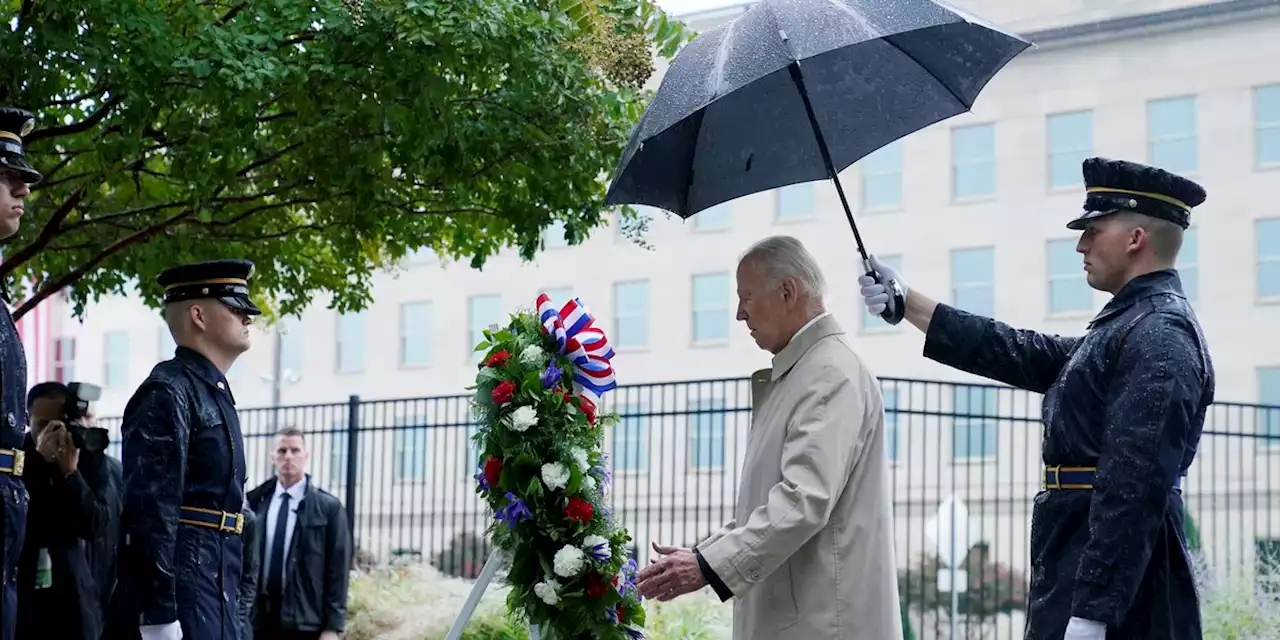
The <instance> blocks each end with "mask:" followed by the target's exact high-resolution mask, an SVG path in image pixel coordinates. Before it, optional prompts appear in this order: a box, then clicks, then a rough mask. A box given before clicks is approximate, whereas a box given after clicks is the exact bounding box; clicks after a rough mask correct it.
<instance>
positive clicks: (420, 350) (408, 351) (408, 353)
mask: <svg viewBox="0 0 1280 640" xmlns="http://www.w3.org/2000/svg"><path fill="white" fill-rule="evenodd" d="M431 333H432V331H431V303H430V302H428V301H426V300H419V301H417V302H405V303H403V304H401V305H400V364H401V366H406V367H415V366H417V367H420V366H423V365H426V364H428V363H430V362H431Z"/></svg>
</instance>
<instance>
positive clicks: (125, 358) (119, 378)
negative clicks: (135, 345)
mask: <svg viewBox="0 0 1280 640" xmlns="http://www.w3.org/2000/svg"><path fill="white" fill-rule="evenodd" d="M103 338H104V339H103V343H104V354H103V359H102V361H103V363H104V365H105V366H104V371H103V374H102V386H104V387H123V386H125V385H127V384H129V332H128V331H109V332H107V334H106V335H105V336H104V337H103Z"/></svg>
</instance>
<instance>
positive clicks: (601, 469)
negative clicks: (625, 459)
mask: <svg viewBox="0 0 1280 640" xmlns="http://www.w3.org/2000/svg"><path fill="white" fill-rule="evenodd" d="M608 464H609V454H607V453H604V454H601V455H600V462H598V463H596V465H595V466H594V467H591V475H593V476H596V477H597V478H600V493H605V492H606V491H608V490H609V485H610V484H612V483H613V474H612V473H609V467H608Z"/></svg>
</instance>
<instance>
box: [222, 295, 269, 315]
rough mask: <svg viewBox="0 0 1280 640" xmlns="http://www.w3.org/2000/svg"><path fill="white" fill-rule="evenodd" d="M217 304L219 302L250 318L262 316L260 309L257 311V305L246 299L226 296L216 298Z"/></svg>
mask: <svg viewBox="0 0 1280 640" xmlns="http://www.w3.org/2000/svg"><path fill="white" fill-rule="evenodd" d="M218 302H221V303H222V304H225V305H227V306H228V307H231V308H232V309H235V310H236V311H241V312H244V313H247V314H249V315H251V316H257V315H262V309H259V308H258V305H256V304H254V303H253V301H251V300H249V299H248V298H241V297H238V296H227V297H225V298H218Z"/></svg>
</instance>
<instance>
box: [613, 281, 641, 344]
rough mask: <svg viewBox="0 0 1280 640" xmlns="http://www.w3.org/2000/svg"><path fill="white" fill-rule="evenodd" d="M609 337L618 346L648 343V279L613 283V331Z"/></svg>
mask: <svg viewBox="0 0 1280 640" xmlns="http://www.w3.org/2000/svg"><path fill="white" fill-rule="evenodd" d="M609 339H610V340H611V341H612V342H613V344H614V346H617V347H619V348H623V347H630V348H638V347H645V346H648V344H649V281H648V280H638V281H636V282H618V283H615V284H614V285H613V333H612V334H610V335H609Z"/></svg>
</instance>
